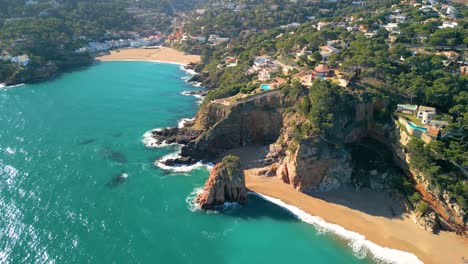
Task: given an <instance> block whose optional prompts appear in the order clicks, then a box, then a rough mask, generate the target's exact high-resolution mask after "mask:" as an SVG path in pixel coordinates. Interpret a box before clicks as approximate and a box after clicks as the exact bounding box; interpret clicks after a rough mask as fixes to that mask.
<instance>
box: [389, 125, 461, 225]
mask: <svg viewBox="0 0 468 264" xmlns="http://www.w3.org/2000/svg"><path fill="white" fill-rule="evenodd" d="M395 124H396V135H397V140H395V141H394V142H393V149H394V151H395V153H396V155H397V157H398V160H399V162H400V166H402V167H403V168H404V169H405V170H406V172H407V173H408V174H409V175H410V176H411V177H412V178H413V179H414V180H415V182H416V189H417V190H418V191H419V192H420V193H421V195H422V197H423V200H424V202H427V203H428V204H429V205H430V209H429V210H427V212H424V213H422V214H421V215H419V216H418V217H416V218H415V219H416V221H417V222H418V224H420V225H421V226H422V227H424V228H425V229H428V230H431V231H437V229H438V228H439V226H440V227H442V228H444V229H448V230H453V231H457V232H461V233H463V232H466V227H467V224H468V215H467V214H466V212H465V210H464V209H463V207H462V206H460V205H459V204H458V203H457V202H456V199H455V198H454V197H452V195H451V194H450V193H449V192H448V191H447V190H442V189H440V188H438V187H437V186H434V185H433V184H430V182H429V180H428V178H429V177H427V176H426V175H424V173H423V172H420V171H418V170H415V169H412V168H410V164H411V158H410V156H409V154H408V153H407V152H406V147H407V145H408V143H409V142H410V139H411V137H410V135H409V134H408V133H407V132H406V130H405V128H404V127H401V126H400V124H398V122H395Z"/></svg>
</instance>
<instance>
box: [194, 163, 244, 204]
mask: <svg viewBox="0 0 468 264" xmlns="http://www.w3.org/2000/svg"><path fill="white" fill-rule="evenodd" d="M226 202H230V203H239V204H245V203H246V202H247V188H246V187H245V175H244V171H243V170H242V168H241V164H240V160H239V158H238V157H236V156H232V155H229V156H226V157H224V158H223V160H222V162H220V163H218V164H216V165H215V166H214V167H213V169H212V170H211V173H210V177H209V178H208V180H207V181H206V183H205V187H204V188H203V193H201V194H199V195H198V196H197V203H198V204H200V207H201V208H202V209H204V210H207V209H213V208H215V207H217V206H221V205H223V204H224V203H226Z"/></svg>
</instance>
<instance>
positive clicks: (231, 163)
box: [222, 155, 242, 177]
mask: <svg viewBox="0 0 468 264" xmlns="http://www.w3.org/2000/svg"><path fill="white" fill-rule="evenodd" d="M222 163H223V165H224V168H226V170H227V172H228V175H229V176H230V177H232V176H233V175H240V174H241V173H242V170H241V164H240V159H239V158H238V157H236V156H234V155H227V156H225V157H224V158H223V161H222Z"/></svg>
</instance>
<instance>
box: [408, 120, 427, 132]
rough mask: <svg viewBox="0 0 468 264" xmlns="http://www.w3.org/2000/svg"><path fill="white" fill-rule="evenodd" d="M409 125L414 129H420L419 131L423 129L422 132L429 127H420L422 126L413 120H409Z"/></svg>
mask: <svg viewBox="0 0 468 264" xmlns="http://www.w3.org/2000/svg"><path fill="white" fill-rule="evenodd" d="M408 125H409V126H410V127H411V128H412V129H414V130H418V131H421V132H427V128H425V127H420V126H418V125H416V124H414V123H413V122H408Z"/></svg>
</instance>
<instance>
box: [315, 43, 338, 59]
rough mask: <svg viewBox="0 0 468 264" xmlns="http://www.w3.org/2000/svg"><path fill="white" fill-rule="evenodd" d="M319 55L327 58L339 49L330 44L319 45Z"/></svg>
mask: <svg viewBox="0 0 468 264" xmlns="http://www.w3.org/2000/svg"><path fill="white" fill-rule="evenodd" d="M319 52H320V55H322V57H323V59H324V60H327V59H328V57H330V56H331V55H332V54H337V53H340V51H339V50H338V49H336V48H334V47H331V46H321V47H320V51H319Z"/></svg>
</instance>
